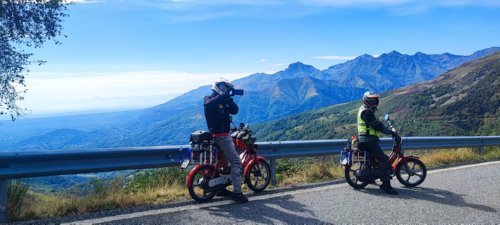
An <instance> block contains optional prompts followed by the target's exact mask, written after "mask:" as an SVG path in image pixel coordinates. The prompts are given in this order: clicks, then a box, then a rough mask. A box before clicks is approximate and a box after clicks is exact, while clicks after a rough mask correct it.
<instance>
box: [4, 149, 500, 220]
mask: <svg viewBox="0 0 500 225" xmlns="http://www.w3.org/2000/svg"><path fill="white" fill-rule="evenodd" d="M406 154H413V155H418V156H420V157H421V159H422V160H423V161H424V163H425V164H426V166H427V167H428V168H432V167H439V166H443V165H448V164H456V163H471V162H480V161H488V160H498V159H500V148H498V147H495V148H493V147H490V148H484V149H483V154H482V155H480V154H479V151H478V150H477V149H470V148H460V149H450V150H429V151H411V152H410V151H407V152H406ZM338 161H339V159H338V156H328V157H321V158H318V157H315V158H306V159H283V160H278V163H277V168H276V170H277V174H276V178H277V182H278V184H277V187H286V186H291V185H296V184H303V183H314V182H323V181H331V180H336V179H341V178H342V177H343V172H342V170H341V168H340V166H339V162H338ZM185 177H186V172H185V171H180V170H179V169H178V168H162V169H153V170H144V171H140V172H138V173H135V174H134V175H131V176H127V177H123V176H120V177H115V178H113V179H93V180H92V181H91V182H90V183H89V184H88V187H86V189H88V191H87V193H86V194H85V195H83V196H78V195H76V194H74V190H72V191H71V192H61V193H55V194H45V193H38V192H34V191H31V190H29V186H28V185H27V184H24V183H22V182H19V181H14V182H12V183H11V184H10V185H9V190H8V195H9V202H8V208H9V209H8V211H9V215H8V216H9V219H10V220H11V221H17V220H27V219H37V218H47V217H53V216H63V215H69V214H80V213H85V212H96V211H101V210H110V209H116V208H124V207H132V206H137V205H142V204H159V203H165V202H173V201H179V200H188V199H189V194H188V193H187V189H186V188H185V185H184V184H185ZM244 187H245V186H244Z"/></svg>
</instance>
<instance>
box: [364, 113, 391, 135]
mask: <svg viewBox="0 0 500 225" xmlns="http://www.w3.org/2000/svg"><path fill="white" fill-rule="evenodd" d="M361 119H362V120H364V121H365V123H366V125H367V126H369V127H372V128H373V129H375V130H376V131H380V132H382V133H383V134H391V130H390V129H389V128H388V127H386V126H385V125H384V124H383V123H382V122H380V120H378V119H377V118H376V117H375V113H374V111H373V110H372V109H367V110H365V111H363V112H361ZM371 141H379V138H378V137H377V136H373V135H368V136H360V137H359V142H371Z"/></svg>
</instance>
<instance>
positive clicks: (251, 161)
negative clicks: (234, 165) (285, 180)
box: [243, 156, 266, 177]
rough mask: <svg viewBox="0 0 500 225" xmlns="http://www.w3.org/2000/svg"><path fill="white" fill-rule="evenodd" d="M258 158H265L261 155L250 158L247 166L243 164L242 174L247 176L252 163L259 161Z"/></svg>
mask: <svg viewBox="0 0 500 225" xmlns="http://www.w3.org/2000/svg"><path fill="white" fill-rule="evenodd" d="M260 160H266V159H265V158H264V157H262V156H257V157H255V158H253V159H252V160H250V162H248V164H247V166H245V170H244V172H243V174H244V175H245V177H247V175H248V174H249V173H250V169H251V168H252V165H253V164H254V163H255V162H256V161H257V162H258V161H260Z"/></svg>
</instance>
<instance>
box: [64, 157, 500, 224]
mask: <svg viewBox="0 0 500 225" xmlns="http://www.w3.org/2000/svg"><path fill="white" fill-rule="evenodd" d="M499 163H500V161H493V162H485V163H479V164H473V165H464V166H457V167H451V168H445V169H437V170H432V171H428V172H427V173H428V174H432V173H441V172H446V171H453V170H460V169H466V168H471V167H478V166H485V165H492V164H499ZM346 186H348V184H347V183H342V184H334V185H328V186H323V187H315V188H309V189H304V190H295V191H284V192H280V193H274V194H269V195H259V196H252V197H250V198H249V200H252V201H255V200H263V199H270V198H276V197H282V196H287V195H297V194H303V193H309V192H317V191H324V190H331V189H336V188H341V187H346ZM230 204H234V202H233V201H232V200H224V201H219V202H211V203H204V204H193V205H187V206H180V207H175V208H166V209H155V210H149V211H144V212H135V213H129V214H122V215H116V216H108V217H102V218H96V219H89V220H80V221H74V222H70V223H63V224H62V225H70V224H71V225H87V224H97V223H106V222H112V221H117V220H125V219H133V218H139V217H144V216H152V215H159V214H165V213H171V212H180V211H186V210H192V209H200V208H207V207H214V206H223V205H230Z"/></svg>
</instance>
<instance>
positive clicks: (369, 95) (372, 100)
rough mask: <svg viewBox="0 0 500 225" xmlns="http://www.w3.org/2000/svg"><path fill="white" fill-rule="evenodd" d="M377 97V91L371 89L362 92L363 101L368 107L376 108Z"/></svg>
mask: <svg viewBox="0 0 500 225" xmlns="http://www.w3.org/2000/svg"><path fill="white" fill-rule="evenodd" d="M379 97H380V95H378V94H377V93H375V92H373V91H367V92H365V94H363V102H364V103H365V105H366V106H368V107H370V108H376V107H377V106H378V102H379V100H378V99H379Z"/></svg>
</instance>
